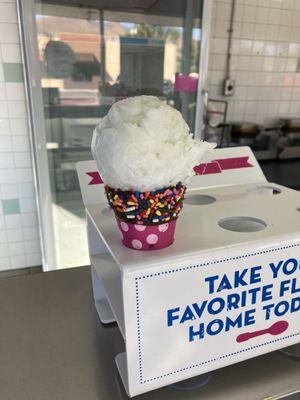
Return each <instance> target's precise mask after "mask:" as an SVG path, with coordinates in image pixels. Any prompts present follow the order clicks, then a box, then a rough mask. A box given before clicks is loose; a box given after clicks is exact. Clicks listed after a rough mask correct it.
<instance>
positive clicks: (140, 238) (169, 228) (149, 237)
mask: <svg viewBox="0 0 300 400" xmlns="http://www.w3.org/2000/svg"><path fill="white" fill-rule="evenodd" d="M176 222H177V220H176V219H174V220H172V221H170V222H167V223H165V224H161V225H137V224H131V223H128V222H124V221H121V220H120V219H118V218H117V223H118V227H119V230H120V233H121V238H122V242H123V244H124V246H126V247H129V248H130V249H134V250H142V251H146V250H159V249H163V248H164V247H167V246H170V245H171V244H172V243H173V241H174V233H175V227H176Z"/></svg>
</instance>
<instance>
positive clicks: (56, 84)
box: [34, 0, 210, 268]
mask: <svg viewBox="0 0 300 400" xmlns="http://www.w3.org/2000/svg"><path fill="white" fill-rule="evenodd" d="M60 4H61V1H55V0H42V1H41V0H36V1H35V4H34V12H35V21H36V36H37V46H38V63H39V71H40V86H41V90H42V94H43V124H44V128H45V137H46V140H45V142H46V152H47V166H48V167H47V168H48V170H47V174H48V175H49V182H50V185H49V187H50V188H51V189H50V190H51V214H52V217H51V218H52V224H53V236H54V246H55V250H54V251H55V255H56V261H55V263H54V264H55V266H54V267H53V268H67V267H75V266H81V265H87V264H89V258H88V251H87V240H86V231H85V215H84V207H83V203H82V200H81V194H80V190H79V184H78V180H77V175H76V170H75V164H76V162H77V161H80V160H89V159H91V152H90V143H91V138H92V133H93V129H94V128H95V126H96V125H97V124H98V123H99V122H100V121H101V118H103V117H104V116H105V115H106V113H107V112H108V110H109V108H110V107H111V105H112V104H113V103H114V102H115V101H118V100H120V99H123V98H126V97H128V96H135V95H141V94H148V95H155V96H157V97H159V98H160V99H162V100H163V101H165V102H166V103H168V104H170V105H171V106H173V107H175V108H176V109H178V110H180V111H181V112H182V114H183V116H184V118H185V119H186V121H187V123H188V124H189V126H190V129H191V131H192V132H194V131H195V127H196V129H197V130H199V127H201V123H200V122H199V118H200V119H201V118H202V117H201V113H202V111H201V110H202V108H201V107H202V92H201V93H199V90H198V87H199V86H201V85H199V68H200V66H199V60H200V63H201V68H200V70H201V73H200V79H201V80H202V82H203V76H204V75H203V74H204V72H205V69H206V68H207V66H206V64H205V62H204V60H203V59H202V58H201V57H200V52H201V54H205V55H206V56H207V51H206V52H205V51H203V49H204V46H206V48H207V47H208V42H207V41H206V42H205V41H204V38H205V34H207V32H206V30H204V25H203V24H202V15H203V12H204V7H203V1H202V0H176V1H175V0H130V1H126V2H124V1H121V0H113V1H112V0H109V1H108V0H97V1H96V0H89V1H85V2H84V5H83V4H80V2H79V1H77V0H68V1H65V2H64V4H65V5H64V6H62V5H60ZM207 18H210V15H209V14H208V15H207V16H206V19H207ZM199 102H201V104H199ZM197 109H198V114H197ZM199 110H200V111H201V113H200V117H199V116H197V117H196V115H199ZM38 117H39V118H40V117H41V116H38ZM197 119H198V120H197Z"/></svg>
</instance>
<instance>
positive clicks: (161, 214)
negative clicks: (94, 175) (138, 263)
mask: <svg viewBox="0 0 300 400" xmlns="http://www.w3.org/2000/svg"><path fill="white" fill-rule="evenodd" d="M185 190H186V186H185V185H182V184H181V183H178V184H177V185H176V186H170V187H168V188H163V189H159V190H156V191H153V192H137V191H135V192H134V191H123V190H120V189H117V190H115V189H112V188H109V187H108V186H106V187H105V191H106V195H107V199H108V202H109V205H110V206H111V207H112V208H113V210H114V212H115V216H116V219H117V224H118V227H119V230H120V233H121V237H122V242H123V244H124V245H125V246H126V247H129V248H131V249H135V250H144V251H145V250H159V249H162V248H164V247H167V246H169V245H170V244H172V243H173V241H174V234H175V227H176V222H177V218H178V215H179V213H180V211H181V209H182V205H183V199H184V193H185Z"/></svg>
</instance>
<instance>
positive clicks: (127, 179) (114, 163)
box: [92, 96, 215, 192]
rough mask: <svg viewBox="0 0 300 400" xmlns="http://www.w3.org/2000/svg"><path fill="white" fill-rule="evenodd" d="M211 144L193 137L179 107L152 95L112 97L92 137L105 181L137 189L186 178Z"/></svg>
mask: <svg viewBox="0 0 300 400" xmlns="http://www.w3.org/2000/svg"><path fill="white" fill-rule="evenodd" d="M214 147H215V144H211V143H207V142H201V141H196V140H194V139H193V138H192V136H191V134H190V132H189V127H188V125H187V124H186V122H185V121H184V119H183V117H182V115H181V114H180V112H178V111H177V110H175V109H174V108H172V107H170V106H168V105H167V104H165V103H164V102H162V101H161V100H159V99H158V98H157V97H154V96H137V97H130V98H127V99H125V100H121V101H119V102H117V103H115V104H114V105H113V106H112V107H111V109H110V110H109V112H108V114H107V115H106V116H105V117H104V118H103V120H102V121H101V123H100V124H99V125H98V126H97V127H96V129H95V131H94V135H93V140H92V153H93V157H94V159H95V161H96V163H97V166H98V168H99V172H100V174H101V177H102V179H103V181H104V183H106V184H107V185H108V186H109V187H112V188H116V189H117V188H118V189H122V190H137V191H140V192H144V191H152V190H157V189H159V188H163V187H167V186H170V185H175V184H177V183H178V182H182V183H184V184H186V183H188V181H189V179H190V178H191V177H192V176H193V175H194V171H193V168H194V166H195V165H198V164H199V163H200V160H201V158H202V157H203V155H204V154H205V153H206V152H207V151H209V150H211V149H212V148H214Z"/></svg>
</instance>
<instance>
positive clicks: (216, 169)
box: [86, 156, 253, 185]
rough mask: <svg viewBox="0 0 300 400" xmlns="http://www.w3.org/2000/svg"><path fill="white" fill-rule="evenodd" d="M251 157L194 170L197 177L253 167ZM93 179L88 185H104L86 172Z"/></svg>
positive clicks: (97, 177) (97, 175)
mask: <svg viewBox="0 0 300 400" xmlns="http://www.w3.org/2000/svg"><path fill="white" fill-rule="evenodd" d="M248 159H249V157H248V156H247V157H234V158H223V159H219V160H213V161H210V162H208V163H202V164H199V165H197V166H196V167H195V168H194V171H195V173H196V175H210V174H220V173H222V171H226V170H230V169H241V168H250V167H253V165H252V164H250V163H249V162H248ZM86 174H87V175H88V176H90V177H91V178H92V179H91V180H90V182H89V183H88V184H89V185H100V184H101V183H103V181H102V178H101V176H100V174H99V172H98V171H94V172H86Z"/></svg>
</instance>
